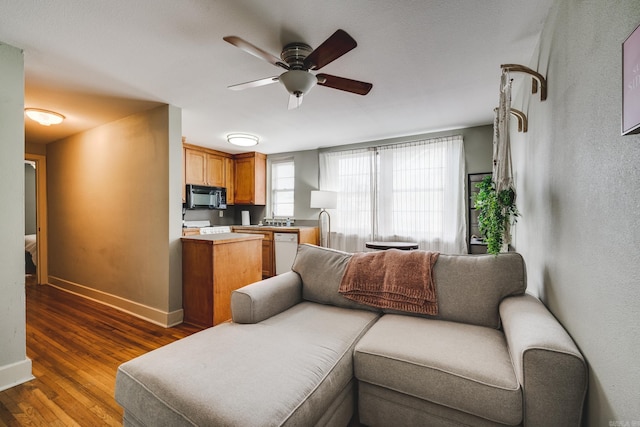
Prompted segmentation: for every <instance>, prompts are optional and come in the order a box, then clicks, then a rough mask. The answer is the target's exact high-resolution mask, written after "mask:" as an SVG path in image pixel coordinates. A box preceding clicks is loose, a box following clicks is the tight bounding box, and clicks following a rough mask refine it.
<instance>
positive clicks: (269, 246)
mask: <svg viewBox="0 0 640 427" xmlns="http://www.w3.org/2000/svg"><path fill="white" fill-rule="evenodd" d="M233 232H235V233H243V234H260V235H262V277H263V278H265V279H266V278H267V277H271V276H273V275H275V264H274V257H273V231H270V230H264V229H256V228H255V227H235V226H234V227H233Z"/></svg>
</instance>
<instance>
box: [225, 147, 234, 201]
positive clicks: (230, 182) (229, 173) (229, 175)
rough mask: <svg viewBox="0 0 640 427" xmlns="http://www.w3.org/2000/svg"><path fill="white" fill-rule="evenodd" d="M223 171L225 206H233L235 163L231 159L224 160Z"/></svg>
mask: <svg viewBox="0 0 640 427" xmlns="http://www.w3.org/2000/svg"><path fill="white" fill-rule="evenodd" d="M224 170H225V174H226V177H225V178H226V179H225V181H226V184H227V204H228V205H234V204H235V194H234V193H235V191H236V162H235V161H234V160H233V159H231V158H225V159H224Z"/></svg>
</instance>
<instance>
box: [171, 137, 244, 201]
mask: <svg viewBox="0 0 640 427" xmlns="http://www.w3.org/2000/svg"><path fill="white" fill-rule="evenodd" d="M183 147H184V177H185V178H184V181H185V182H184V184H195V185H208V186H211V187H225V188H229V185H228V184H229V182H228V180H229V179H231V187H233V186H234V184H235V183H234V182H233V172H232V171H231V172H228V171H227V169H228V168H229V167H231V169H233V157H232V156H231V154H228V153H223V152H221V151H215V150H209V149H207V148H204V147H198V146H196V145H184V146H183ZM227 193H229V190H227ZM227 197H228V196H227ZM227 203H229V202H227Z"/></svg>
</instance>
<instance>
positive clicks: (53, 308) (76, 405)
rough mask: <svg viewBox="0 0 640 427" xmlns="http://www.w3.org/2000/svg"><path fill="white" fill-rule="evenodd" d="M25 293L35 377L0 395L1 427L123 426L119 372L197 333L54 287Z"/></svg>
mask: <svg viewBox="0 0 640 427" xmlns="http://www.w3.org/2000/svg"><path fill="white" fill-rule="evenodd" d="M28 283H29V282H28ZM26 291H27V356H28V357H29V358H31V360H32V362H33V374H34V376H35V377H36V379H34V380H32V381H29V382H27V383H24V384H21V385H19V386H16V387H13V388H10V389H8V390H5V391H2V392H0V426H83V427H84V426H100V425H113V426H121V425H122V409H121V408H120V406H119V405H118V404H117V403H116V401H115V400H114V398H113V391H114V385H115V376H116V369H117V367H118V366H119V365H120V364H121V363H123V362H125V361H127V360H130V359H132V358H134V357H136V356H139V355H141V354H144V353H146V352H148V351H150V350H153V349H155V348H158V347H161V346H163V345H165V344H168V343H170V342H172V341H175V340H178V339H180V338H183V337H185V336H187V335H190V334H192V333H194V332H197V331H198V330H199V329H198V328H195V327H193V326H189V325H185V324H183V325H179V326H178V327H174V328H168V329H165V328H163V327H161V326H156V325H154V324H151V323H148V322H145V321H144V320H141V319H138V318H136V317H134V316H131V315H128V314H126V313H123V312H121V311H118V310H115V309H113V308H110V307H107V306H104V305H102V304H99V303H96V302H93V301H90V300H87V299H85V298H82V297H79V296H76V295H73V294H70V293H67V292H64V291H61V290H59V289H56V288H54V287H51V286H46V285H45V286H42V285H33V284H27V286H26Z"/></svg>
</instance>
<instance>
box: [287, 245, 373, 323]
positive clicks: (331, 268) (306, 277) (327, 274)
mask: <svg viewBox="0 0 640 427" xmlns="http://www.w3.org/2000/svg"><path fill="white" fill-rule="evenodd" d="M350 259H351V254H350V253H348V252H342V251H338V250H335V249H328V248H322V247H320V246H315V245H310V244H307V243H305V244H302V245H298V253H297V254H296V258H295V260H294V261H293V266H292V267H291V269H292V270H293V271H295V272H296V273H298V274H299V275H300V278H301V279H302V298H303V299H305V300H307V301H313V302H317V303H320V304H329V305H335V306H336V307H345V308H359V309H365V310H371V311H376V312H382V310H380V309H378V308H375V307H370V306H368V305H364V304H358V303H357V302H354V301H351V300H349V299H347V298H345V297H343V296H342V295H341V294H340V293H339V292H338V288H339V287H340V281H341V280H342V276H343V275H344V270H345V269H346V268H347V264H348V263H349V260H350Z"/></svg>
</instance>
